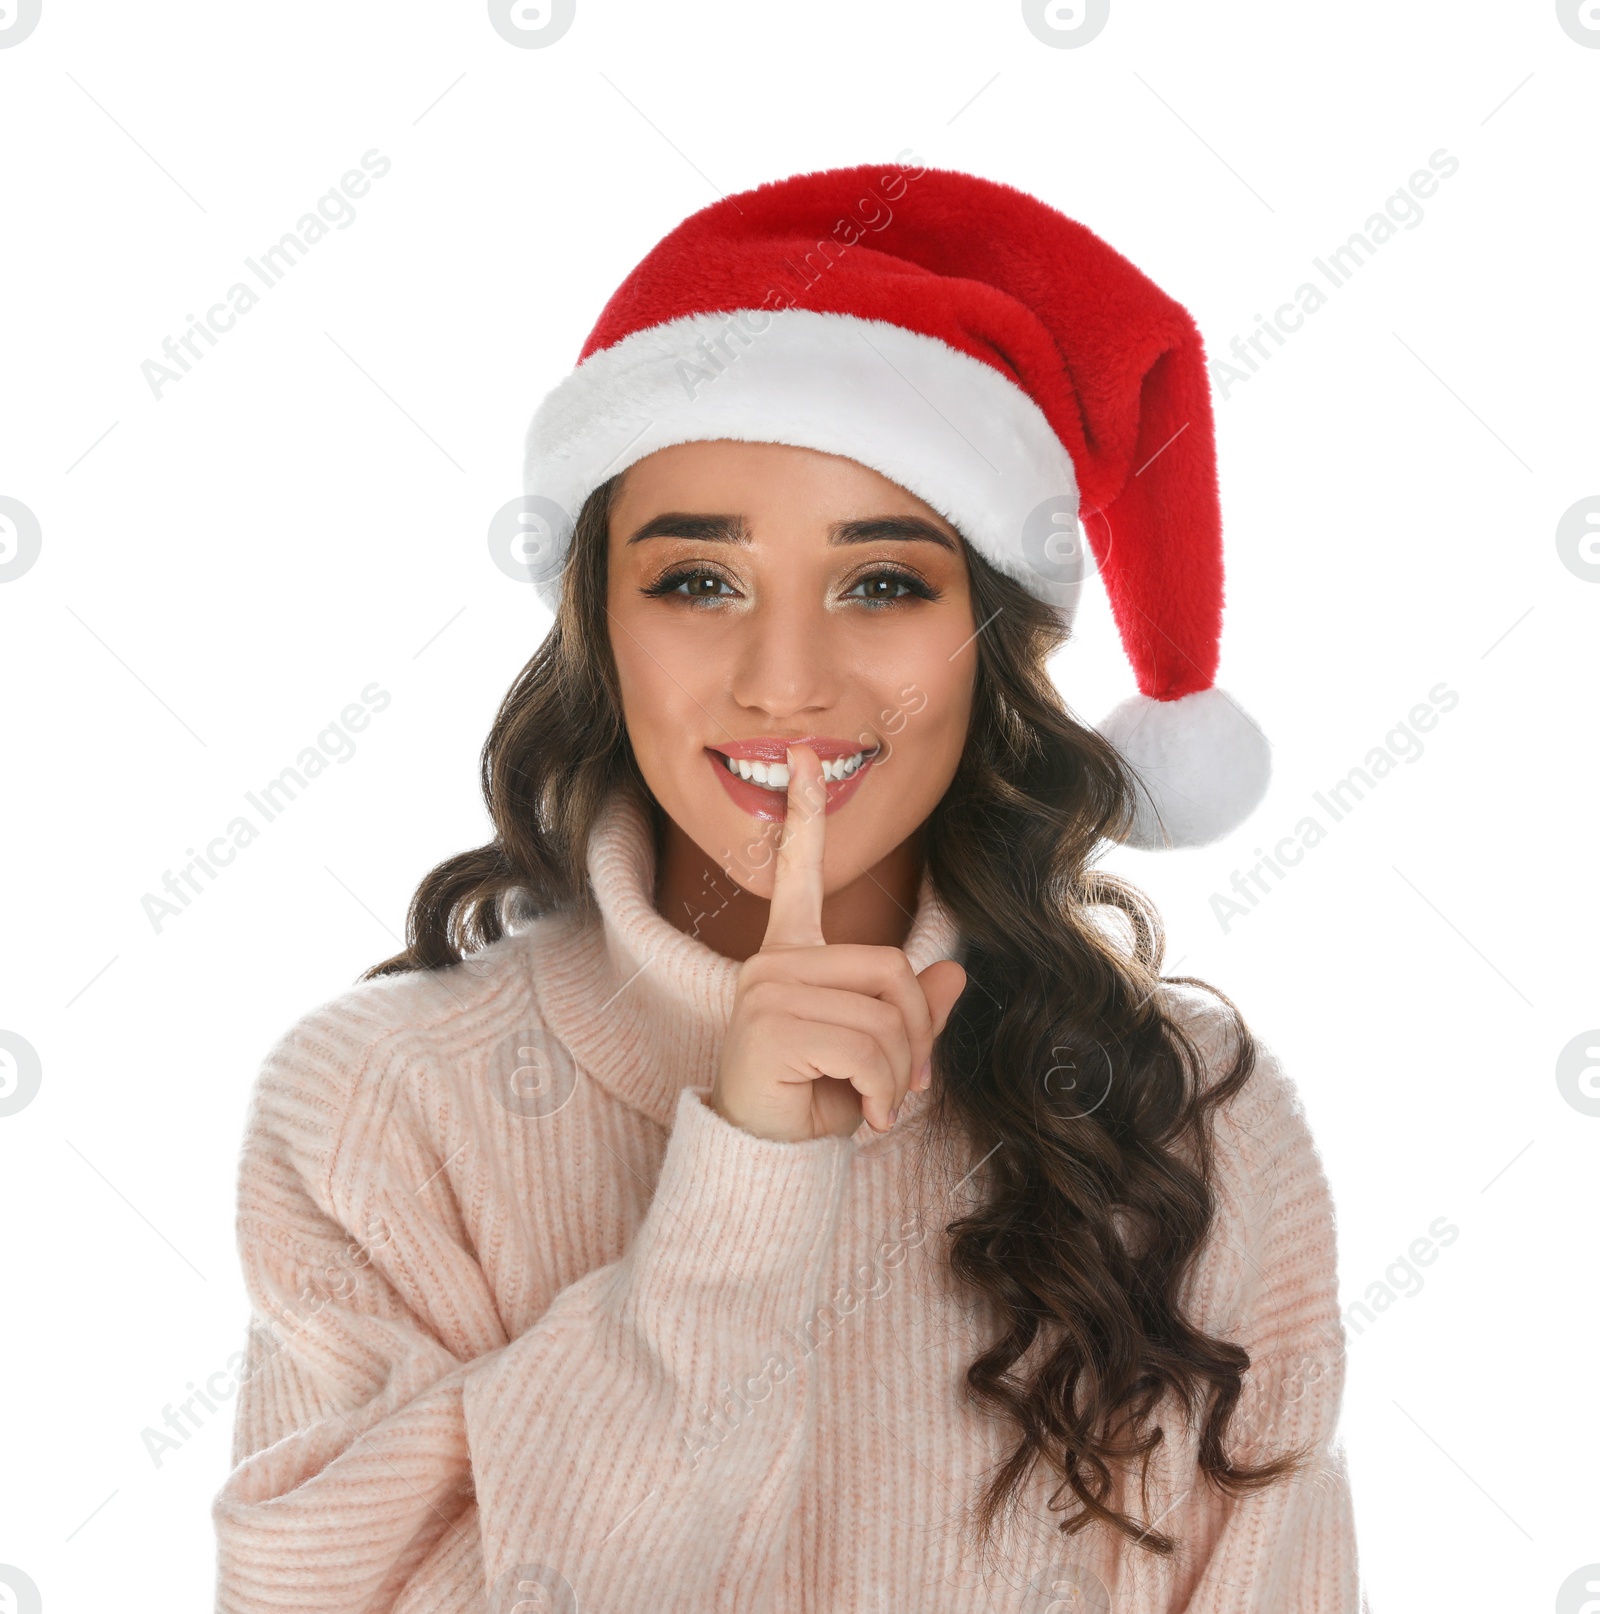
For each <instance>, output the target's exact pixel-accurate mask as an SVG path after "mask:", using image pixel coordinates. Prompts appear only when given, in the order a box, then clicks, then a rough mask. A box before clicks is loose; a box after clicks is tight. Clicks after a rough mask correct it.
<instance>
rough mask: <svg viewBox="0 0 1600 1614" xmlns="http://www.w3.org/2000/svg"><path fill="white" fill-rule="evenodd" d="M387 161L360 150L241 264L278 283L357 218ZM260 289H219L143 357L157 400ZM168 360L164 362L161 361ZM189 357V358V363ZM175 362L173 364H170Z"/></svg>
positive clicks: (266, 282) (269, 285) (238, 284)
mask: <svg viewBox="0 0 1600 1614" xmlns="http://www.w3.org/2000/svg"><path fill="white" fill-rule="evenodd" d="M391 166H392V165H391V163H390V161H389V159H388V158H387V157H385V156H384V155H383V153H382V152H380V151H379V150H378V148H377V147H376V146H374V147H373V148H372V150H371V151H367V152H364V153H362V157H361V167H360V168H351V169H348V170H347V171H346V172H345V173H344V175H343V176H342V177H341V178H340V180H339V183H338V184H337V185H335V186H332V187H330V188H329V189H328V190H326V191H324V192H323V194H322V195H321V196H319V197H318V198H317V204H316V207H315V209H314V210H312V211H309V212H306V213H302V214H301V215H300V220H299V222H298V223H297V224H296V225H295V227H294V229H292V230H286V231H285V232H284V233H283V234H282V235H281V236H279V237H278V239H277V240H276V241H275V242H273V244H272V245H271V246H270V247H268V248H267V249H266V250H265V251H264V252H262V253H261V254H260V257H259V261H258V259H256V258H246V259H245V260H244V262H245V268H247V269H248V270H249V271H250V273H251V275H252V276H253V277H254V278H255V279H256V281H258V282H259V283H260V284H261V285H262V286H263V287H264V288H265V289H266V290H267V291H271V290H272V289H273V288H274V287H275V286H278V285H280V284H281V283H282V281H283V279H284V277H285V276H286V275H287V274H288V273H289V271H290V270H291V269H293V268H294V267H295V266H296V264H298V263H299V262H300V261H301V260H302V259H303V258H304V257H305V256H306V254H307V253H309V252H310V251H311V249H312V247H314V246H316V244H317V243H318V242H319V241H321V240H322V239H323V238H324V237H325V236H326V235H327V234H328V232H329V230H330V229H334V230H348V229H349V228H350V226H351V225H352V224H354V223H355V221H356V209H355V206H354V203H355V202H356V201H357V200H358V199H359V198H361V197H363V196H365V195H366V194H367V192H368V191H369V190H370V189H371V188H372V181H373V180H375V179H382V178H383V177H384V175H385V174H387V173H388V172H389V169H390V167H391ZM262 295H263V294H262V293H261V292H257V291H256V290H254V288H253V287H251V286H250V284H249V283H248V282H247V281H243V280H237V281H235V282H234V283H233V285H231V286H229V287H228V289H227V291H226V292H224V293H223V299H224V300H221V301H218V302H215V303H213V304H212V305H211V306H210V307H209V308H208V309H207V310H206V313H205V318H204V319H203V320H200V319H196V318H195V316H194V315H193V314H188V315H185V318H186V319H187V320H188V321H189V326H188V329H187V330H185V331H184V332H183V334H182V335H181V336H179V337H177V338H176V339H174V338H173V337H171V336H165V337H163V338H162V339H161V359H146V360H145V361H144V362H143V363H142V364H141V365H140V366H139V373H140V374H141V375H142V376H143V377H144V378H145V380H146V382H148V383H149V387H150V391H151V393H152V394H153V395H154V397H155V400H156V402H157V403H160V402H161V394H162V389H163V388H165V387H169V386H171V385H172V384H173V383H174V382H176V381H182V380H183V378H184V377H185V376H187V375H188V374H189V372H190V371H191V370H192V369H193V368H194V366H195V364H197V363H198V362H199V361H200V360H201V359H203V358H204V357H205V356H206V349H205V348H203V347H201V346H200V345H199V344H200V343H201V342H202V341H203V342H205V344H206V346H207V347H215V346H216V345H217V339H218V338H219V337H222V336H226V335H227V333H228V332H229V331H231V330H233V329H234V328H235V326H237V324H238V323H239V316H240V315H241V314H248V313H249V312H250V311H251V310H252V309H253V308H255V306H256V305H257V304H258V303H259V302H260V301H261V299H262ZM163 359H164V360H166V361H167V362H165V363H163V362H162V360H163ZM191 361H192V362H191ZM174 366H176V368H174Z"/></svg>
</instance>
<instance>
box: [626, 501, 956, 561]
mask: <svg viewBox="0 0 1600 1614" xmlns="http://www.w3.org/2000/svg"><path fill="white" fill-rule="evenodd" d="M648 538H689V539H693V540H695V541H696V542H699V543H705V544H749V543H750V541H751V535H750V525H749V523H748V522H747V521H746V520H745V519H744V517H743V516H703V515H690V514H688V513H687V512H685V511H679V510H668V511H666V512H664V513H663V514H661V515H659V516H652V517H651V518H650V519H649V520H648V521H647V522H645V523H644V525H643V526H642V527H640V528H639V529H638V531H637V532H635V533H634V535H633V536H632V537H631V538H630V539H629V540H628V542H629V543H630V544H639V543H643V542H644V541H645V540H646V539H648ZM883 539H899V540H901V541H903V542H913V543H915V542H921V543H931V544H938V545H939V547H940V548H941V549H948V550H951V551H952V552H953V551H954V550H955V548H956V545H955V542H954V541H953V540H952V539H951V537H950V535H949V534H948V533H947V532H943V531H941V530H940V529H939V528H938V527H936V526H934V524H933V523H932V522H931V521H926V520H924V519H923V518H922V517H921V516H869V517H866V518H864V519H863V520H860V521H835V522H834V523H833V524H832V525H831V526H830V527H829V528H828V542H829V543H830V544H874V543H878V542H879V541H880V540H883Z"/></svg>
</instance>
